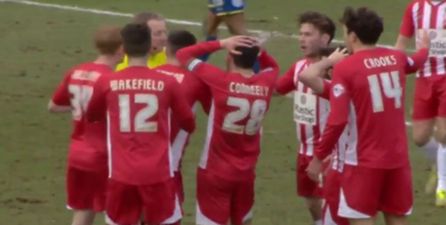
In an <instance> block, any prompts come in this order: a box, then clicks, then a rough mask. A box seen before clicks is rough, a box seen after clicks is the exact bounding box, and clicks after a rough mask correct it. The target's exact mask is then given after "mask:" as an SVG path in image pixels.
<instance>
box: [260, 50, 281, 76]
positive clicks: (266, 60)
mask: <svg viewBox="0 0 446 225" xmlns="http://www.w3.org/2000/svg"><path fill="white" fill-rule="evenodd" d="M259 64H260V70H261V71H263V70H273V71H277V72H278V71H279V65H278V64H277V61H276V60H275V59H274V58H273V57H272V56H271V55H269V54H268V52H267V51H266V50H262V51H261V52H260V55H259Z"/></svg>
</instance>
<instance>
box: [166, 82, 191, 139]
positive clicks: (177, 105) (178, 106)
mask: <svg viewBox="0 0 446 225" xmlns="http://www.w3.org/2000/svg"><path fill="white" fill-rule="evenodd" d="M170 83H171V85H172V88H171V89H170V90H171V92H170V93H171V98H170V100H171V102H170V107H171V108H172V113H173V114H172V116H173V117H175V118H177V119H178V123H179V125H180V127H181V128H182V129H183V130H185V131H187V132H188V133H192V132H193V131H194V130H195V118H194V114H193V113H192V110H191V108H190V106H189V105H188V104H187V99H186V97H185V95H184V94H183V92H182V89H181V87H180V85H179V84H178V82H176V81H174V80H172V82H170Z"/></svg>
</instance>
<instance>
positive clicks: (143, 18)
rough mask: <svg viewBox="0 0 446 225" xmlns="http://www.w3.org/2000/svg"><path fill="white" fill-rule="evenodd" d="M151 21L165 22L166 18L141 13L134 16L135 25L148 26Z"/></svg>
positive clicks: (156, 14)
mask: <svg viewBox="0 0 446 225" xmlns="http://www.w3.org/2000/svg"><path fill="white" fill-rule="evenodd" d="M150 20H164V17H163V16H161V15H160V14H158V13H154V12H140V13H137V14H135V15H134V16H133V22H134V23H143V24H146V23H147V22H149V21H150Z"/></svg>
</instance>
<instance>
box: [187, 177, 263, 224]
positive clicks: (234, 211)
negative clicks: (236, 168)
mask: <svg viewBox="0 0 446 225" xmlns="http://www.w3.org/2000/svg"><path fill="white" fill-rule="evenodd" d="M253 205H254V179H247V180H227V179H224V178H221V177H219V176H216V175H214V174H212V173H210V172H209V171H207V170H203V169H198V172H197V217H196V219H197V221H196V223H197V224H206V225H219V224H228V222H229V220H231V224H234V225H241V224H243V223H244V222H246V221H247V220H249V219H251V218H252V206H253Z"/></svg>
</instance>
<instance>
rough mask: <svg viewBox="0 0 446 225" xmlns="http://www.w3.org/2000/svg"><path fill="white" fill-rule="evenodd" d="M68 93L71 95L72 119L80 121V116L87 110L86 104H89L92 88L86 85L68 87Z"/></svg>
mask: <svg viewBox="0 0 446 225" xmlns="http://www.w3.org/2000/svg"><path fill="white" fill-rule="evenodd" d="M68 92H70V94H71V99H70V102H71V107H72V108H73V110H72V113H73V119H74V120H80V119H81V118H82V115H83V114H84V112H85V111H86V110H87V107H88V103H89V102H90V99H91V96H92V94H93V87H91V86H88V85H76V84H70V85H68Z"/></svg>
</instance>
